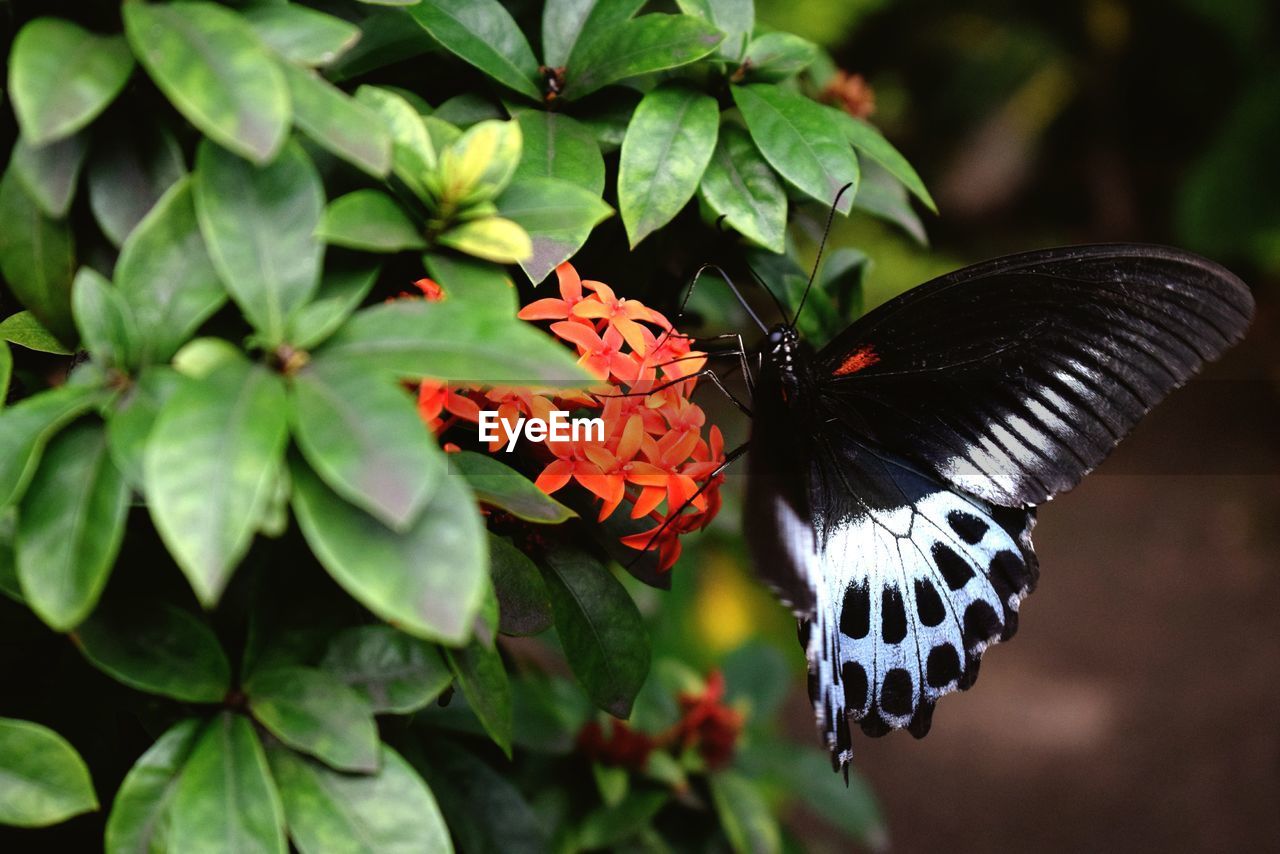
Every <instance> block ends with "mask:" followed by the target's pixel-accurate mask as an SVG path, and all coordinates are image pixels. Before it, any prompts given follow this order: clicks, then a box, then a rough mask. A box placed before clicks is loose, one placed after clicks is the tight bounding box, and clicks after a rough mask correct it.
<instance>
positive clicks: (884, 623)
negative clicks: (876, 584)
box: [880, 587, 907, 643]
mask: <svg viewBox="0 0 1280 854" xmlns="http://www.w3.org/2000/svg"><path fill="white" fill-rule="evenodd" d="M880 632H881V635H882V636H883V637H884V642H885V643H901V642H902V639H903V638H905V637H906V636H907V609H906V608H905V607H904V606H903V604H902V594H901V593H899V592H898V588H896V587H886V588H884V590H883V591H882V592H881V594H880Z"/></svg>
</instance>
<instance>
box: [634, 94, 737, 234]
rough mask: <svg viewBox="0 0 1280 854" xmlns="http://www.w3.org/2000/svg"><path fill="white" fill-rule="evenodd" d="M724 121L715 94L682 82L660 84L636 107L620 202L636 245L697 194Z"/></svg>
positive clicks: (664, 223)
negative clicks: (721, 119)
mask: <svg viewBox="0 0 1280 854" xmlns="http://www.w3.org/2000/svg"><path fill="white" fill-rule="evenodd" d="M719 124H720V108H719V107H718V106H717V105H716V99H715V98H712V97H711V96H710V95H704V94H703V93H701V92H699V91H697V90H695V89H692V88H689V87H686V86H682V85H678V84H677V85H668V86H660V87H658V88H657V89H654V90H653V91H652V92H650V93H649V94H647V95H645V96H644V100H642V101H641V102H640V106H638V107H636V112H635V115H634V116H633V117H632V119H631V124H630V125H629V126H628V127H627V136H626V138H625V139H624V140H623V141H622V161H621V164H620V165H619V167H618V208H619V209H620V211H621V213H622V222H623V225H625V226H626V227H627V238H628V239H629V240H630V241H631V246H632V248H635V245H636V244H637V243H639V242H640V241H641V240H643V239H644V238H645V237H647V236H648V235H650V234H652V233H653V232H654V231H657V230H658V229H659V228H661V227H662V226H664V225H666V224H667V223H668V222H670V221H671V219H672V218H673V217H674V216H675V215H676V214H678V213H679V212H680V209H681V208H683V207H684V206H685V205H686V204H688V202H689V200H690V199H691V198H693V194H694V192H695V191H696V190H697V189H698V182H699V181H701V180H702V173H703V172H704V171H705V170H706V168H707V163H708V162H710V160H711V154H712V152H713V151H715V148H716V134H717V130H718V128H719Z"/></svg>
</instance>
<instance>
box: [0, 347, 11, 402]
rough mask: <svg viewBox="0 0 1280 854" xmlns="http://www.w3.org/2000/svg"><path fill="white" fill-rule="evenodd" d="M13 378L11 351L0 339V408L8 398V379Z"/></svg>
mask: <svg viewBox="0 0 1280 854" xmlns="http://www.w3.org/2000/svg"><path fill="white" fill-rule="evenodd" d="M11 379H13V351H12V350H10V349H9V345H8V344H6V343H5V342H4V341H3V340H0V409H4V404H5V401H6V400H8V398H9V381H10V380H11Z"/></svg>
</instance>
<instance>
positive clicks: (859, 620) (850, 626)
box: [840, 584, 871, 640]
mask: <svg viewBox="0 0 1280 854" xmlns="http://www.w3.org/2000/svg"><path fill="white" fill-rule="evenodd" d="M870 630H871V597H870V594H869V592H868V590H867V586H866V585H865V584H859V585H853V584H850V585H849V586H848V587H846V588H845V589H844V604H843V606H842V607H841V608H840V633H841V634H843V635H844V636H845V637H849V638H853V639H854V640H859V639H860V638H865V637H866V636H867V632H869V631H870Z"/></svg>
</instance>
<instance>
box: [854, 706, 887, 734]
mask: <svg viewBox="0 0 1280 854" xmlns="http://www.w3.org/2000/svg"><path fill="white" fill-rule="evenodd" d="M858 726H860V727H862V734H863V735H869V736H871V737H872V738H879V737H880V736H882V735H887V734H888V733H890V732H893V727H891V726H889V724H888V722H887V721H886V720H885V719H884V718H882V717H880V715H879V714H878V713H877V712H875V711H872V713H871V714H869V715H867V716H866V717H865V718H863V719H862V720H860V721H858Z"/></svg>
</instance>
